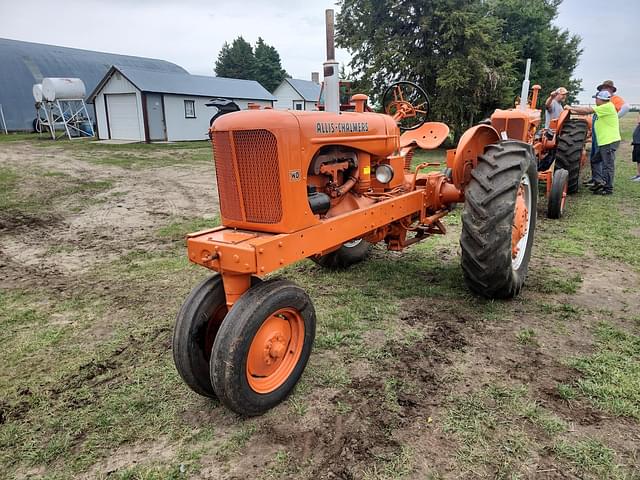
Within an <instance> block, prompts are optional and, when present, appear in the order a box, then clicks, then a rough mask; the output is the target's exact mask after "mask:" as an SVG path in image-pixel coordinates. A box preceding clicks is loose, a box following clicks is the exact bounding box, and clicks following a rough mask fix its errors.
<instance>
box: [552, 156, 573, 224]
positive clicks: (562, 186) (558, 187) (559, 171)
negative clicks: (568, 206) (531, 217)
mask: <svg viewBox="0 0 640 480" xmlns="http://www.w3.org/2000/svg"><path fill="white" fill-rule="evenodd" d="M568 180H569V172H567V171H566V170H565V169H563V168H556V169H555V170H554V171H553V181H552V183H551V191H550V192H549V198H548V199H547V217H548V218H560V217H561V216H562V213H563V212H564V205H565V202H566V200H567V189H568Z"/></svg>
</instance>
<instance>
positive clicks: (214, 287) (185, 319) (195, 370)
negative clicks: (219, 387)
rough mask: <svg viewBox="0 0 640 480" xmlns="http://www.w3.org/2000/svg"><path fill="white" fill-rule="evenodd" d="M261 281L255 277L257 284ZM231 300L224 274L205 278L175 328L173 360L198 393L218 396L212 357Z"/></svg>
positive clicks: (253, 283) (252, 280)
mask: <svg viewBox="0 0 640 480" xmlns="http://www.w3.org/2000/svg"><path fill="white" fill-rule="evenodd" d="M260 282H261V280H260V279H259V278H258V277H252V278H251V284H252V285H256V284H258V283H260ZM227 312H228V309H227V301H226V297H225V294H224V286H223V284H222V277H221V276H220V275H218V274H215V275H212V276H211V277H209V278H205V279H204V280H203V281H202V282H200V283H199V284H198V285H196V286H195V287H194V288H193V290H191V293H190V294H189V296H188V297H187V298H186V299H185V301H184V303H183V304H182V307H181V308H180V311H179V312H178V317H177V319H176V325H175V328H174V330H173V342H172V350H173V361H174V363H175V365H176V369H177V370H178V373H179V374H180V376H181V377H182V379H183V380H184V382H185V383H186V384H187V385H188V386H189V388H190V389H191V390H193V391H194V392H196V393H198V394H200V395H203V396H205V397H213V398H215V396H216V395H215V393H214V391H213V386H212V385H211V377H210V374H209V360H210V358H211V349H212V348H213V342H214V340H215V339H216V335H217V334H218V330H219V329H220V325H222V321H223V320H224V318H225V316H226V315H227Z"/></svg>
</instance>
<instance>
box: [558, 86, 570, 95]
mask: <svg viewBox="0 0 640 480" xmlns="http://www.w3.org/2000/svg"><path fill="white" fill-rule="evenodd" d="M556 93H559V94H560V95H566V94H567V93H569V92H568V90H567V89H566V88H564V87H558V89H557V90H556Z"/></svg>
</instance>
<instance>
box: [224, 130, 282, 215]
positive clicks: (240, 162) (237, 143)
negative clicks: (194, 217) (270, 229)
mask: <svg viewBox="0 0 640 480" xmlns="http://www.w3.org/2000/svg"><path fill="white" fill-rule="evenodd" d="M213 150H214V159H215V164H216V175H217V178H218V194H219V195H220V212H221V213H222V216H223V217H225V218H228V219H231V220H237V221H246V222H251V223H278V222H280V220H282V198H281V196H280V169H279V164H278V145H277V141H276V137H275V136H274V135H273V134H272V133H271V132H269V131H268V130H242V131H237V132H215V133H214V136H213ZM238 182H239V183H238Z"/></svg>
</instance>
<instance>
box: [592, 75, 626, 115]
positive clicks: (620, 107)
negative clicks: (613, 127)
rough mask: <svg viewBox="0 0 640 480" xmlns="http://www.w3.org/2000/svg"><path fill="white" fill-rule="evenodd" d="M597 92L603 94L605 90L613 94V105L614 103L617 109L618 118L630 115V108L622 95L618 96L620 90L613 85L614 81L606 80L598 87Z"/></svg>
mask: <svg viewBox="0 0 640 480" xmlns="http://www.w3.org/2000/svg"><path fill="white" fill-rule="evenodd" d="M597 90H598V91H599V92H602V91H603V90H604V91H606V92H609V93H610V94H611V103H613V106H614V107H616V111H617V112H618V118H622V117H624V116H625V115H626V114H627V113H629V109H630V106H629V104H628V103H627V102H625V100H624V98H622V97H621V96H620V95H616V92H617V91H618V89H617V88H616V86H615V85H614V84H613V80H605V81H604V82H602V83H601V84H600V85H598V87H597Z"/></svg>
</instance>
